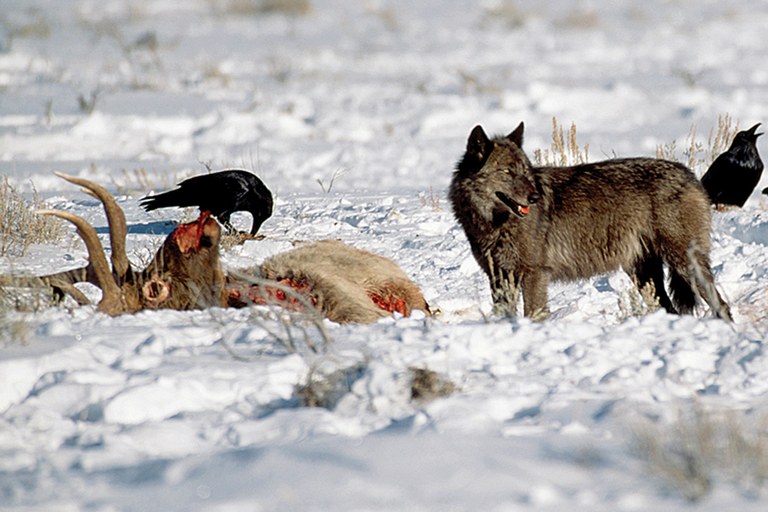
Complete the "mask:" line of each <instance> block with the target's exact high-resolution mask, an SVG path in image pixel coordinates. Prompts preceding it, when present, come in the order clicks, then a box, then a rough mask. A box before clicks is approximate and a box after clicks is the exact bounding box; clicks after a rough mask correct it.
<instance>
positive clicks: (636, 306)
mask: <svg viewBox="0 0 768 512" xmlns="http://www.w3.org/2000/svg"><path fill="white" fill-rule="evenodd" d="M633 280H634V279H633ZM635 285H637V282H636V281H635ZM617 301H618V304H619V319H620V320H625V319H627V318H630V317H637V316H645V315H649V314H651V313H653V312H654V311H656V310H658V309H659V308H660V307H661V305H660V304H659V299H658V297H656V287H655V286H654V285H653V283H648V284H646V285H645V286H643V287H642V288H638V287H637V286H635V287H634V288H632V289H629V290H627V291H626V292H625V293H624V294H623V295H619V298H618V299H617Z"/></svg>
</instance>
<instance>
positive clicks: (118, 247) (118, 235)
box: [54, 172, 131, 282]
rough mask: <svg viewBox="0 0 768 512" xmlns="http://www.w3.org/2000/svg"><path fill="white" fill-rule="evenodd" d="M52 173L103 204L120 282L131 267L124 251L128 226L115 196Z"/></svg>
mask: <svg viewBox="0 0 768 512" xmlns="http://www.w3.org/2000/svg"><path fill="white" fill-rule="evenodd" d="M54 174H55V175H56V176H58V177H59V178H62V179H65V180H67V181H68V182H70V183H73V184H75V185H80V186H81V187H83V189H84V192H86V193H88V194H90V195H92V196H94V197H96V198H98V199H99V200H100V201H101V203H102V204H103V205H104V213H105V214H106V215H107V224H108V225H109V243H110V246H111V247H112V258H111V259H112V269H113V270H114V272H115V275H116V276H117V279H118V282H122V281H123V279H124V278H125V275H126V274H127V273H128V270H129V269H130V268H131V266H130V263H129V261H128V256H127V254H126V251H125V237H126V235H127V233H128V228H127V225H126V222H125V214H124V213H123V210H122V209H121V208H120V206H119V205H118V204H117V201H115V198H114V197H112V194H110V193H109V192H107V189H105V188H104V187H102V186H101V185H97V184H96V183H93V182H92V181H88V180H85V179H82V178H77V177H75V176H70V175H68V174H64V173H62V172H54ZM62 218H63V217H62ZM68 220H69V219H68ZM70 222H72V221H70ZM78 231H79V228H78Z"/></svg>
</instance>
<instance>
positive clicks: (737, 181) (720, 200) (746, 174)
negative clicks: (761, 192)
mask: <svg viewBox="0 0 768 512" xmlns="http://www.w3.org/2000/svg"><path fill="white" fill-rule="evenodd" d="M758 126H760V123H757V124H756V125H755V126H753V127H752V128H750V129H749V130H744V131H741V132H739V133H737V134H736V137H734V138H733V142H732V143H731V147H730V148H728V151H726V152H725V153H723V154H721V155H720V156H718V157H717V158H716V159H715V161H714V162H712V165H710V166H709V169H707V172H706V173H704V176H702V178H701V184H702V185H704V188H705V189H706V191H707V194H709V199H710V200H711V201H712V204H714V205H715V206H744V203H746V202H747V199H748V198H749V196H750V194H752V191H753V190H754V189H755V187H756V186H757V183H758V182H759V181H760V175H761V174H762V173H763V161H762V160H760V155H759V154H758V153H757V138H758V137H759V136H761V135H762V132H761V133H755V130H757V127H758Z"/></svg>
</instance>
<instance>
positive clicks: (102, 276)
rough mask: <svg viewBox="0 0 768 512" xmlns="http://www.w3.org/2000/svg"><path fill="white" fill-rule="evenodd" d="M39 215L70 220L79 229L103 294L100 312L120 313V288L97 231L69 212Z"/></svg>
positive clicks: (49, 211)
mask: <svg viewBox="0 0 768 512" xmlns="http://www.w3.org/2000/svg"><path fill="white" fill-rule="evenodd" d="M35 213H37V214H38V215H53V216H55V217H59V218H61V219H64V220H68V221H69V222H71V223H72V224H74V225H75V227H76V228H77V234H78V235H80V238H82V239H83V242H85V247H86V249H88V257H89V258H90V260H91V265H92V266H93V270H94V273H95V274H96V280H97V281H98V286H99V288H101V291H102V292H103V297H102V299H101V302H99V306H98V308H99V310H100V311H103V312H105V313H107V314H116V313H119V312H120V311H121V310H122V309H123V308H122V300H121V294H120V288H119V287H118V286H117V283H116V282H115V280H114V279H113V278H112V273H111V272H110V270H109V264H108V263H107V257H106V256H105V255H104V248H103V247H102V246H101V242H99V237H98V235H97V234H96V230H95V229H94V228H93V226H91V225H90V224H88V223H87V222H86V221H85V219H83V218H82V217H78V216H77V215H75V214H73V213H69V212H62V211H59V210H38V211H37V212H35Z"/></svg>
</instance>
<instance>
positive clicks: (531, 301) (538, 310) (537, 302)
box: [522, 272, 549, 321]
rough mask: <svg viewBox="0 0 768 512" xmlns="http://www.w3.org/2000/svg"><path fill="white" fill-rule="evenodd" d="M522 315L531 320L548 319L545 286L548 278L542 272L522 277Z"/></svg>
mask: <svg viewBox="0 0 768 512" xmlns="http://www.w3.org/2000/svg"><path fill="white" fill-rule="evenodd" d="M522 284H523V313H524V314H525V316H526V317H528V318H530V319H531V320H535V321H538V320H544V319H546V318H548V317H549V308H547V285H548V284H549V277H548V276H547V275H546V274H545V273H544V272H530V273H527V274H526V275H525V276H524V277H523V282H522Z"/></svg>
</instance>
